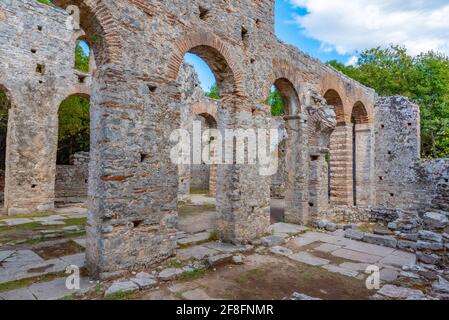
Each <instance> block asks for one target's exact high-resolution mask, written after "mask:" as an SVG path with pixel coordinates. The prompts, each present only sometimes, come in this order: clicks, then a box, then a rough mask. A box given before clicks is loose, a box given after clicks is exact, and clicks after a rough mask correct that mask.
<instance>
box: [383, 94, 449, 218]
mask: <svg viewBox="0 0 449 320" xmlns="http://www.w3.org/2000/svg"><path fill="white" fill-rule="evenodd" d="M375 115H376V117H375V119H376V176H377V177H376V194H377V199H376V203H377V204H378V205H384V206H387V207H392V208H404V209H409V210H417V211H422V212H423V211H426V210H429V209H430V208H441V209H445V208H446V209H447V208H448V196H447V193H446V191H447V185H448V184H447V181H448V179H449V159H425V160H424V159H420V111H419V106H418V105H416V104H414V103H413V102H411V101H409V100H408V99H406V98H404V97H384V98H380V99H379V100H378V101H377V103H376V105H375Z"/></svg>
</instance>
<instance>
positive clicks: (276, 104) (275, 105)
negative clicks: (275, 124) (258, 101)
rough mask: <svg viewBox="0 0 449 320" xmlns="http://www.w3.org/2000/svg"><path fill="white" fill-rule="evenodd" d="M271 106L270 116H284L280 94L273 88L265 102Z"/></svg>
mask: <svg viewBox="0 0 449 320" xmlns="http://www.w3.org/2000/svg"><path fill="white" fill-rule="evenodd" d="M265 103H266V104H268V105H269V106H271V114H272V115H273V116H275V117H279V116H282V115H284V114H285V107H284V101H283V100H282V96H281V92H280V91H279V90H278V88H276V87H275V86H273V88H272V89H271V92H270V94H269V95H268V98H267V100H266V102H265Z"/></svg>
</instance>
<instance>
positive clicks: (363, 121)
mask: <svg viewBox="0 0 449 320" xmlns="http://www.w3.org/2000/svg"><path fill="white" fill-rule="evenodd" d="M351 124H352V185H353V202H354V205H360V204H362V205H367V204H370V202H371V198H372V181H373V163H372V150H371V148H372V133H373V132H372V127H371V121H370V117H369V115H368V110H367V109H366V107H365V105H364V104H363V103H362V102H361V101H357V102H356V103H355V104H354V106H353V108H352V112H351Z"/></svg>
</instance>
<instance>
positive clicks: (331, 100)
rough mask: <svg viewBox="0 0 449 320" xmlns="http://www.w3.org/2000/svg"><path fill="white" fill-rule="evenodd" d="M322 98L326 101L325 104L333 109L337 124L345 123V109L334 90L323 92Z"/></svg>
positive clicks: (339, 96)
mask: <svg viewBox="0 0 449 320" xmlns="http://www.w3.org/2000/svg"><path fill="white" fill-rule="evenodd" d="M323 97H324V99H325V100H326V101H327V104H329V105H330V106H333V107H334V111H335V114H336V115H337V123H338V124H344V123H345V122H346V118H345V108H344V105H343V100H342V99H341V95H340V94H339V93H338V92H337V90H335V89H328V90H326V91H325V93H324V95H323Z"/></svg>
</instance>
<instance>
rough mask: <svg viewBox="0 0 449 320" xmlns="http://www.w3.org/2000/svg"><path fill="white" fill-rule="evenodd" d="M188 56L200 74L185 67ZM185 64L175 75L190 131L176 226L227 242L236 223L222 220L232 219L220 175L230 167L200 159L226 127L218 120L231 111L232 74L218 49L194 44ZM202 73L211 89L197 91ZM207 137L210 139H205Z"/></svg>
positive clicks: (180, 177)
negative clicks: (220, 112)
mask: <svg viewBox="0 0 449 320" xmlns="http://www.w3.org/2000/svg"><path fill="white" fill-rule="evenodd" d="M186 55H188V56H189V57H190V58H191V57H192V56H193V57H195V59H197V60H200V61H201V63H202V70H197V68H194V70H193V72H192V71H189V69H191V68H192V66H191V65H190V66H189V65H188V64H187V65H186ZM183 61H184V63H183V64H182V65H181V66H180V67H179V69H178V75H177V81H178V82H179V84H180V86H181V88H182V89H183V90H184V93H182V94H181V96H182V99H181V101H180V108H181V110H180V111H181V127H182V128H183V129H185V130H187V131H189V132H190V134H191V147H192V148H191V155H190V158H191V163H190V165H187V166H186V165H180V166H178V181H179V183H178V194H179V192H181V193H182V194H184V196H183V197H181V198H180V199H181V202H180V203H179V204H178V224H177V225H178V228H179V229H180V230H181V231H185V232H188V233H198V232H204V231H208V232H211V234H213V235H216V236H220V238H222V239H226V237H228V236H229V235H230V234H231V233H230V232H229V231H228V228H233V225H232V224H233V223H234V221H232V222H231V223H232V224H230V221H226V222H224V221H223V220H227V219H230V218H232V217H230V216H229V214H228V210H227V209H223V207H224V206H226V205H228V203H229V202H228V201H227V199H226V197H227V195H226V194H225V192H224V188H226V186H225V185H224V184H226V180H227V179H228V177H227V176H226V173H225V172H224V171H226V170H227V169H228V168H223V167H220V164H214V163H213V164H209V163H207V162H206V161H204V159H203V157H202V155H204V154H203V152H204V150H205V149H207V148H209V153H213V152H215V150H214V148H215V142H216V141H215V139H216V137H215V136H214V134H212V132H214V131H217V132H218V131H220V130H221V131H223V130H224V128H223V126H224V124H222V123H220V122H219V115H218V114H217V113H218V111H217V110H218V106H219V105H220V106H221V108H220V109H224V110H227V111H229V110H232V109H233V108H232V107H231V106H232V105H233V102H232V99H233V98H232V97H234V93H235V88H236V85H235V82H234V76H233V71H232V70H231V68H230V66H229V65H228V63H227V61H226V59H225V57H224V56H223V55H222V54H221V53H220V52H219V51H218V50H217V49H215V48H213V47H211V46H207V45H199V46H193V48H192V49H190V50H188V51H187V52H186V53H185V54H184V56H183ZM190 61H191V59H189V62H190ZM204 69H207V72H210V74H211V75H212V77H213V78H214V81H213V85H212V86H211V89H210V90H207V89H206V88H199V87H200V83H199V81H198V74H199V73H201V72H203V73H204ZM186 73H187V76H186V75H185V74H186ZM192 73H193V74H192ZM183 74H184V75H183ZM186 78H187V83H185V82H186V80H185V79H186ZM185 111H188V112H189V114H186V112H185ZM186 123H187V125H186ZM205 134H208V135H210V136H209V137H208V138H207V139H205ZM198 137H200V140H202V141H201V142H200V143H199V144H198V141H196V140H198V139H196V138H198ZM195 139H196V140H195ZM199 155H200V156H199ZM198 156H199V157H198ZM187 180H188V181H187ZM219 181H222V183H220V182H219ZM186 193H188V195H187V196H185V194H186ZM218 204H220V205H223V206H219V205H218ZM225 210H226V211H227V212H226V213H227V214H226V215H222V214H221V212H223V211H225ZM223 226H227V227H226V228H223ZM214 237H215V236H214Z"/></svg>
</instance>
